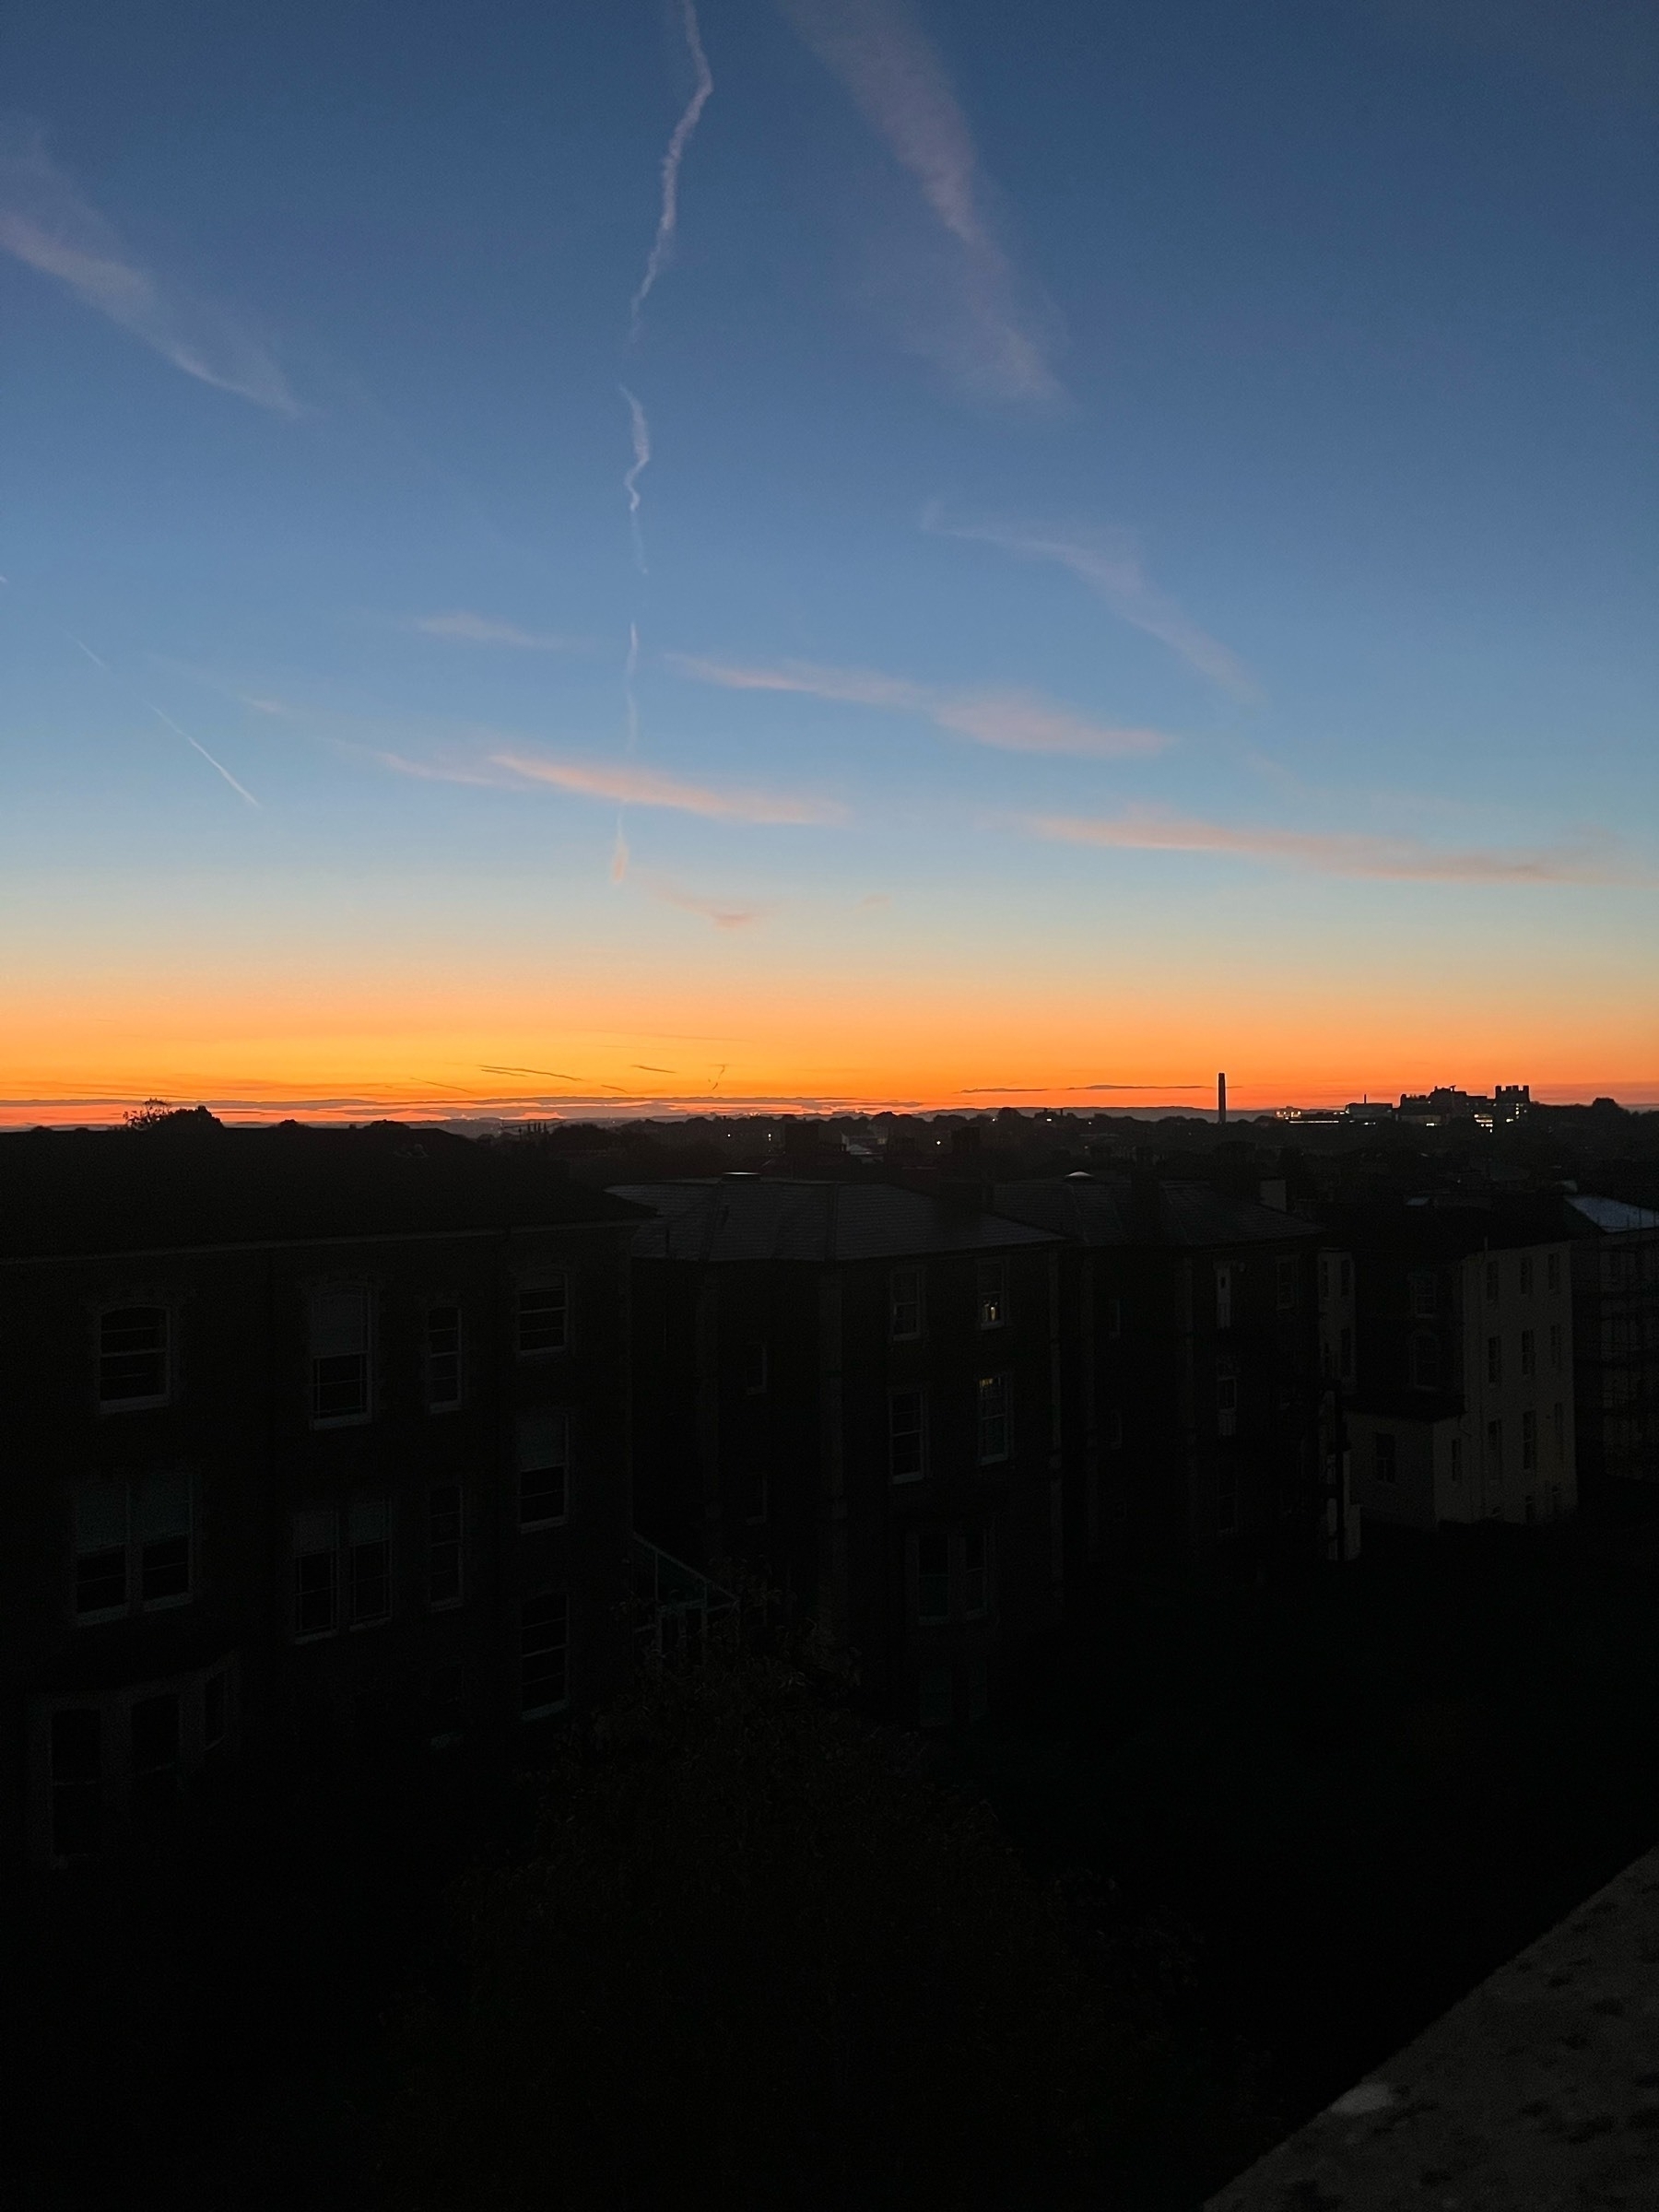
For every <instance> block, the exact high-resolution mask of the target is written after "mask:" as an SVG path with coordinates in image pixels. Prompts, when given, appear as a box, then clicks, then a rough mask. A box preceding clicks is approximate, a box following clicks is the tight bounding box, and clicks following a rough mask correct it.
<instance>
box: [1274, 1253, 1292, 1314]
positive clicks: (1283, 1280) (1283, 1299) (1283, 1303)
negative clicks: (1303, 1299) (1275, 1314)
mask: <svg viewBox="0 0 1659 2212" xmlns="http://www.w3.org/2000/svg"><path fill="white" fill-rule="evenodd" d="M1278 1310H1279V1312H1281V1313H1293V1312H1295V1311H1296V1262H1295V1261H1294V1260H1293V1259H1289V1258H1287V1259H1282V1260H1281V1261H1280V1262H1279V1264H1278Z"/></svg>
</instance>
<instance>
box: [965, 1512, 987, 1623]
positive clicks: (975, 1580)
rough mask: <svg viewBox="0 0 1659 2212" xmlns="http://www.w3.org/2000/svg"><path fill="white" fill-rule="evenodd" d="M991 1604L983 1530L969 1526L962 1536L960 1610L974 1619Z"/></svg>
mask: <svg viewBox="0 0 1659 2212" xmlns="http://www.w3.org/2000/svg"><path fill="white" fill-rule="evenodd" d="M990 1606H991V1571H990V1567H989V1565H988V1563H987V1560H986V1556H985V1532H984V1530H983V1529H982V1528H971V1529H970V1530H969V1531H968V1533H967V1535H965V1536H964V1537H963V1538H962V1610H963V1612H964V1613H966V1614H967V1615H968V1617H969V1618H970V1619H975V1618H978V1617H979V1615H981V1614H982V1613H985V1612H988V1611H989V1610H990Z"/></svg>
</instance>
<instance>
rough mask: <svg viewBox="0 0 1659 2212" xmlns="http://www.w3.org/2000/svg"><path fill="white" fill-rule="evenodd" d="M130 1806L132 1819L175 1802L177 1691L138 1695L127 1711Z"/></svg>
mask: <svg viewBox="0 0 1659 2212" xmlns="http://www.w3.org/2000/svg"><path fill="white" fill-rule="evenodd" d="M130 1717H131V1729H132V1733H131V1735H129V1737H128V1739H127V1740H128V1744H129V1747H130V1749H131V1755H132V1807H133V1818H134V1819H135V1820H137V1821H143V1820H146V1819H149V1818H156V1817H157V1816H158V1815H159V1814H162V1813H164V1812H165V1811H166V1809H167V1807H168V1806H169V1805H171V1804H172V1803H175V1802H176V1801H177V1798H178V1794H179V1785H180V1783H181V1782H182V1779H183V1776H182V1771H181V1762H180V1758H179V1695H178V1692H177V1691H176V1690H169V1691H167V1692H165V1693H164V1694H163V1695H161V1696H159V1697H153V1698H139V1699H138V1700H136V1701H135V1704H134V1706H133V1709H132V1713H131V1716H130Z"/></svg>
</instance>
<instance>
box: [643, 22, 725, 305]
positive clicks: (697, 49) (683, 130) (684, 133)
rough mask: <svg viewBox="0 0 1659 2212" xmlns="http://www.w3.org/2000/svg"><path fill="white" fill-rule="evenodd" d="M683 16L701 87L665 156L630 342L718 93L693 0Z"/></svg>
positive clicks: (667, 247)
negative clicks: (684, 171)
mask: <svg viewBox="0 0 1659 2212" xmlns="http://www.w3.org/2000/svg"><path fill="white" fill-rule="evenodd" d="M680 16H681V19H682V21H683V22H684V24H685V27H686V44H687V45H688V47H689V49H690V52H691V62H692V66H693V67H694V68H695V69H696V71H697V84H696V87H695V88H694V89H693V91H692V94H691V98H690V100H688V102H687V104H686V112H685V113H684V114H683V115H682V116H681V117H680V119H679V121H678V122H677V124H675V126H674V133H673V135H672V136H671V137H670V139H669V141H668V150H667V152H666V153H665V155H664V156H663V206H662V212H661V213H660V214H659V215H658V217H657V227H656V236H655V238H654V239H653V241H651V252H650V253H649V255H648V256H647V257H646V262H645V274H644V276H643V277H641V279H640V288H639V290H638V291H637V292H636V293H635V294H634V296H633V300H632V302H631V304H630V306H629V330H628V335H629V340H630V341H631V340H632V339H634V338H637V337H638V336H639V335H640V312H641V309H642V308H643V307H644V305H645V302H646V300H647V299H648V298H649V297H650V293H651V288H652V286H653V284H655V282H656V280H657V278H658V277H660V276H661V275H662V273H663V271H664V269H665V267H666V266H667V264H668V257H669V255H670V254H671V253H673V251H674V234H675V231H676V229H677V228H678V224H679V172H680V163H681V162H682V161H683V160H684V159H685V158H686V148H687V147H688V145H689V144H690V141H691V134H692V132H693V131H694V130H695V129H696V128H697V119H698V117H699V116H700V114H701V113H702V112H703V109H704V107H705V106H706V105H707V104H708V99H709V95H710V93H711V92H712V91H713V89H714V79H713V77H712V75H711V74H710V71H709V62H708V56H707V55H706V54H705V53H703V45H702V35H701V33H700V31H699V29H698V27H697V10H696V8H695V7H693V6H692V5H691V0H680Z"/></svg>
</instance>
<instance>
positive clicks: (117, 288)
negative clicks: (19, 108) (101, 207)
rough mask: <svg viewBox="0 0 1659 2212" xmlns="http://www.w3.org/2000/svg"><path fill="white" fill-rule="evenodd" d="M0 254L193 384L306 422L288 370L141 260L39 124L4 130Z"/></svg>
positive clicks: (231, 321) (0, 141) (228, 319)
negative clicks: (68, 294)
mask: <svg viewBox="0 0 1659 2212" xmlns="http://www.w3.org/2000/svg"><path fill="white" fill-rule="evenodd" d="M0 249H4V250H5V251H6V253H12V254H15V255H16V256H17V258H18V260H19V261H22V262H27V263H28V265H29V267H30V268H32V269H38V270H39V271H40V272H41V275H42V276H44V277H53V278H54V279H55V280H56V281H57V282H58V283H59V284H62V285H65V286H66V287H67V288H68V289H69V290H70V291H72V292H73V293H74V294H75V296H76V299H77V300H82V301H83V302H84V303H85V304H86V305H87V306H88V307H90V308H95V309H96V310H97V311H98V312H99V313H100V314H101V315H107V316H108V317H109V319H110V321H111V322H112V323H115V324H119V325H120V326H121V328H122V329H123V330H124V331H127V332H129V333H130V334H131V335H133V336H134V337H135V338H138V339H140V340H141V341H142V342H143V343H144V344H145V345H146V346H148V347H152V348H153V349H154V350H155V351H156V352H157V353H159V354H160V355H161V356H162V358H163V359H166V360H169V361H171V363H172V365H173V367H174V368H175V369H182V371H184V373H185V375H186V376H194V377H196V378H199V379H200V381H201V382H203V383H205V384H215V385H217V386H218V389H219V390H220V391H223V392H234V393H236V394H238V395H239V396H240V397H241V398H243V399H250V400H252V401H253V403H254V404H255V406H262V407H269V408H271V409H272V410H273V411H274V412H275V413H277V414H278V415H297V414H298V413H299V411H300V410H299V406H298V405H297V403H296V401H295V399H294V395H293V394H292V393H291V392H290V391H289V389H288V382H287V380H286V379H285V377H284V376H283V373H282V371H281V370H280V369H278V368H277V364H276V362H275V361H274V360H273V359H271V356H270V355H269V353H267V352H266V351H265V347H263V346H261V345H260V344H259V343H258V341H257V340H256V339H254V338H253V336H252V335H250V334H249V333H248V332H247V331H246V330H244V329H243V328H242V327H241V324H239V323H238V322H237V321H236V319H235V317H234V316H232V315H231V314H229V313H228V312H226V311H225V310H224V309H222V308H218V307H212V306H209V305H207V304H206V302H204V301H202V300H193V299H191V298H190V297H189V296H188V295H187V294H186V293H185V292H184V290H183V289H182V288H181V287H180V286H178V285H177V284H173V283H165V282H163V280H162V279H161V278H160V277H157V276H155V275H154V274H152V272H151V271H149V270H147V269H146V268H143V267H141V266H140V265H139V264H138V263H137V262H136V261H135V260H134V259H133V257H132V256H131V254H130V253H128V252H127V251H126V249H125V248H124V245H123V244H122V241H121V240H120V238H119V237H118V236H117V234H116V232H115V229H114V228H113V227H112V225H111V224H110V223H109V222H108V221H106V219H105V218H104V217H103V216H101V215H100V213H99V211H98V209H97V208H96V207H94V206H92V205H91V203H90V201H88V200H87V199H85V198H83V197H82V195H81V194H80V193H79V192H78V191H77V190H76V186H75V184H74V183H73V182H72V181H71V180H70V178H69V177H68V176H67V175H66V174H65V171H63V170H61V169H60V168H59V167H58V165H57V164H56V162H54V161H53V159H52V157H51V156H50V155H49V154H48V153H47V151H46V139H45V134H44V132H43V131H42V130H41V128H40V127H39V126H38V125H37V124H27V123H21V122H17V121H12V122H8V123H6V124H0Z"/></svg>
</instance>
